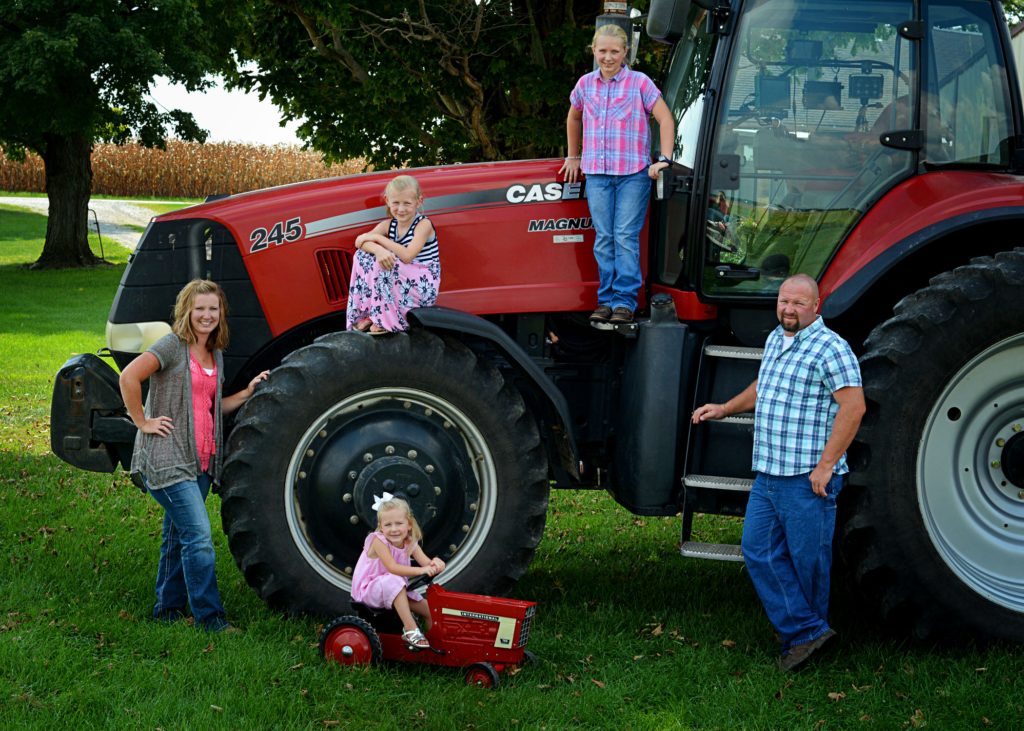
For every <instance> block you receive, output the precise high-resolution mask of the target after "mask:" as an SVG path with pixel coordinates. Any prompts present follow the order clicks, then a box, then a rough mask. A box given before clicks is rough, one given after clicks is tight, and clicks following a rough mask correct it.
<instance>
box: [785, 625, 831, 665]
mask: <svg viewBox="0 0 1024 731" xmlns="http://www.w3.org/2000/svg"><path fill="white" fill-rule="evenodd" d="M835 636H836V631H835V630H834V629H832V628H829V629H827V630H825V633H824V634H823V635H821V636H820V637H816V638H814V639H813V640H808V641H807V642H802V643H800V644H799V645H793V646H792V647H791V648H789V652H787V653H786V654H785V655H783V656H782V657H780V658H779V670H782V671H784V672H792V671H794V670H796V669H798V668H799V667H801V666H802V665H803V664H804V663H805V662H807V661H808V660H810V659H811V655H813V654H814V653H815V652H817V651H818V650H820V649H821V648H823V647H824V646H825V645H826V644H827V643H828V641H829V640H831V639H832V638H833V637H835Z"/></svg>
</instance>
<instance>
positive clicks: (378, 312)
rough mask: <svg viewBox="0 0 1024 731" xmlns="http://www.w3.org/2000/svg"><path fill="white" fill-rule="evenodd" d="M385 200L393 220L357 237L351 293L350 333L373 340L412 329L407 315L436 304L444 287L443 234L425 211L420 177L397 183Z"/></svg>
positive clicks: (398, 179) (403, 178) (401, 177)
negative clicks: (439, 234)
mask: <svg viewBox="0 0 1024 731" xmlns="http://www.w3.org/2000/svg"><path fill="white" fill-rule="evenodd" d="M384 201H385V203H386V204H387V208H388V212H389V213H390V214H391V218H389V219H386V220H384V221H381V222H380V223H378V224H377V225H376V226H374V227H373V230H372V231H369V232H367V233H364V234H359V236H357V237H356V241H355V246H356V255H355V259H354V260H353V262H352V279H351V281H350V283H349V291H348V328H349V329H350V330H359V331H361V332H369V333H370V334H371V335H378V334H382V333H386V332H400V331H402V330H406V329H408V327H409V323H408V322H406V319H405V313H407V312H408V311H409V310H410V309H412V308H413V307H428V306H430V305H432V304H434V302H435V301H436V300H437V292H438V290H439V289H440V287H441V259H440V257H439V255H438V249H437V234H436V233H435V231H434V226H433V224H431V223H430V219H428V218H427V217H426V216H424V215H423V214H422V213H420V212H419V209H420V207H421V206H422V205H423V193H422V192H421V191H420V185H419V183H418V182H417V181H416V178H414V177H412V176H411V175H399V176H398V177H396V178H394V179H393V180H392V181H391V182H390V183H388V185H387V187H386V188H385V189H384Z"/></svg>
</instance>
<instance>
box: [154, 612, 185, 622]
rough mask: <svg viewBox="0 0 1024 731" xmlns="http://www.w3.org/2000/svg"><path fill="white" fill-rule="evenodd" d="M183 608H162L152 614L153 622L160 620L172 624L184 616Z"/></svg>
mask: <svg viewBox="0 0 1024 731" xmlns="http://www.w3.org/2000/svg"><path fill="white" fill-rule="evenodd" d="M186 616H187V615H186V614H185V610H184V609H163V610H161V611H159V612H155V613H154V614H153V617H152V619H153V621H154V622H162V623H164V624H174V623H175V622H180V621H182V620H183V619H185V618H186Z"/></svg>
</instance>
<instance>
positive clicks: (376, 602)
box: [352, 532, 423, 609]
mask: <svg viewBox="0 0 1024 731" xmlns="http://www.w3.org/2000/svg"><path fill="white" fill-rule="evenodd" d="M374 538H379V539H380V541H381V543H383V544H384V545H385V546H387V547H388V548H390V549H391V557H392V558H393V559H395V563H398V564H401V565H402V566H411V565H412V562H411V560H410V557H411V555H412V552H413V551H414V550H415V549H416V545H417V544H415V543H413V544H412V545H410V546H409V547H408V548H397V547H395V546H393V545H392V544H390V543H388V539H387V538H385V537H384V534H383V533H379V532H373V533H371V534H370V535H368V536H366V540H365V541H364V542H363V552H362V553H361V554H359V561H357V562H356V570H355V571H354V572H352V601H354V602H361V603H363V604H365V605H366V606H368V607H373V608H374V609H391V607H392V606H393V605H394V603H395V597H396V596H398V594H399V592H401V591H402V589H404V588H405V587H406V585H407V584H408V583H409V579H408V577H405V576H396V575H395V574H392V573H390V572H389V571H388V570H387V569H386V568H385V567H384V562H383V561H381V560H380V559H379V558H370V557H369V555H367V552H368V551H369V550H370V543H371V542H372V541H373V539H374ZM422 598H423V597H422V596H421V595H419V594H417V593H416V592H415V591H410V592H409V601H411V602H418V601H419V600H420V599H422Z"/></svg>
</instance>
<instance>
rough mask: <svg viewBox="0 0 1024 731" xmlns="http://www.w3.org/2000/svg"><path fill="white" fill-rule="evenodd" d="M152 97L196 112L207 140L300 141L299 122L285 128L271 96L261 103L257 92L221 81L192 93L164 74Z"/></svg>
mask: <svg viewBox="0 0 1024 731" xmlns="http://www.w3.org/2000/svg"><path fill="white" fill-rule="evenodd" d="M149 96H150V98H151V99H153V100H154V102H156V104H157V106H158V107H161V108H163V109H182V110H184V111H186V112H192V115H193V116H194V117H195V118H196V122H198V123H199V126H200V127H202V128H203V129H205V130H207V131H209V133H210V137H209V139H208V140H207V142H248V143H251V144H258V145H277V144H288V145H298V144H300V141H299V138H298V137H296V136H295V130H296V129H298V126H299V125H298V123H297V122H291V123H290V124H288V126H286V127H281V126H280V121H281V120H280V114H279V112H278V110H277V107H275V106H274V105H273V104H272V103H271V102H270V100H269V99H268V100H267V101H262V102H261V101H260V99H259V95H257V94H246V93H245V92H241V91H225V90H224V88H223V86H221V84H220V82H219V80H218V82H217V84H216V85H215V86H213V87H211V88H210V89H209V90H207V91H205V92H193V93H189V92H187V91H185V87H183V86H180V85H177V84H171V83H169V82H168V81H167V79H164V78H162V77H160V78H157V79H156V80H155V81H154V82H153V85H152V87H150V94H149Z"/></svg>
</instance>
